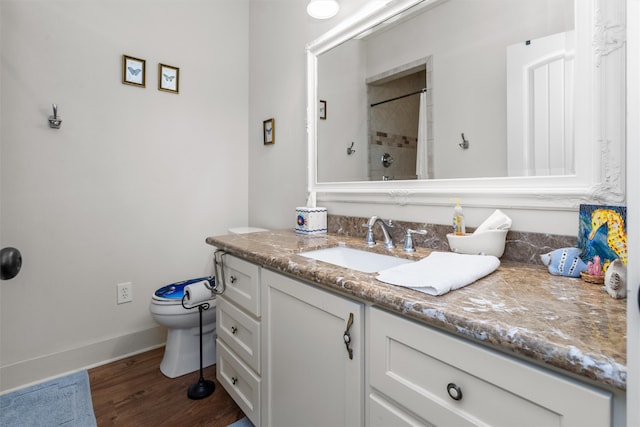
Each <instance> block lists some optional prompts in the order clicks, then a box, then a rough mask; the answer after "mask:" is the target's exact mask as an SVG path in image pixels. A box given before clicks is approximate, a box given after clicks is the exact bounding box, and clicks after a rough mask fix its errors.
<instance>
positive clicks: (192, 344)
mask: <svg viewBox="0 0 640 427" xmlns="http://www.w3.org/2000/svg"><path fill="white" fill-rule="evenodd" d="M258 231H268V230H266V229H264V228H256V227H236V228H230V229H229V233H231V234H246V233H254V232H258ZM205 279H208V278H206V277H202V278H199V279H192V280H186V281H184V282H178V283H172V284H170V285H166V286H163V287H161V288H160V289H158V290H157V291H155V292H154V293H153V296H152V297H151V302H150V303H149V311H150V312H151V316H152V317H153V319H154V320H155V321H156V322H157V323H159V324H160V325H162V326H164V327H165V328H167V343H166V345H165V348H164V356H163V358H162V362H160V371H161V372H162V373H163V374H164V375H165V376H167V377H169V378H176V377H179V376H181V375H185V374H188V373H190V372H195V371H197V370H199V369H200V323H199V322H200V321H199V311H198V309H197V308H194V309H191V310H188V309H186V308H184V307H183V306H182V298H183V296H184V287H185V286H187V285H188V284H190V283H195V282H200V281H202V280H205ZM207 302H208V303H209V309H208V310H204V311H203V312H202V367H203V368H204V367H207V366H211V365H213V364H215V363H216V298H215V295H213V296H212V297H211V299H209V300H208V301H207Z"/></svg>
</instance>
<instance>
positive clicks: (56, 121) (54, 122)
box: [49, 104, 62, 129]
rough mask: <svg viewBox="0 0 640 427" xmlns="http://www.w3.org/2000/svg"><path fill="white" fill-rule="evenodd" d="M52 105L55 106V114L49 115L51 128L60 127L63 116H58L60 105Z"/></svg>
mask: <svg viewBox="0 0 640 427" xmlns="http://www.w3.org/2000/svg"><path fill="white" fill-rule="evenodd" d="M51 106H52V107H53V115H52V116H49V127H50V128H51V129H60V125H61V124H62V118H61V117H58V105H57V104H51Z"/></svg>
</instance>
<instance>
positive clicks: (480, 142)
mask: <svg viewBox="0 0 640 427" xmlns="http://www.w3.org/2000/svg"><path fill="white" fill-rule="evenodd" d="M425 3H429V2H425ZM413 9H414V10H413V11H412V10H410V11H408V12H409V13H408V14H405V15H404V16H402V17H396V18H393V19H391V20H390V21H394V22H386V23H383V24H381V25H379V26H378V27H376V28H374V29H372V30H369V31H367V32H366V33H365V34H361V35H360V36H357V37H355V38H353V39H351V40H349V41H347V42H345V43H343V44H341V45H339V46H337V47H336V48H334V49H331V50H329V51H327V52H325V53H323V54H322V55H320V56H319V57H318V83H317V87H318V88H317V90H318V99H319V100H321V105H322V108H323V111H322V115H320V116H319V118H320V119H319V120H318V125H317V138H318V143H317V173H318V182H349V181H382V180H407V179H432V178H436V179H446V178H479V177H503V176H548V175H570V174H573V173H574V164H573V162H574V149H573V145H574V140H573V57H574V53H573V52H574V44H575V43H574V40H573V39H574V31H573V30H574V3H573V0H553V1H540V0H445V1H436V2H431V3H429V4H428V5H426V6H425V5H424V4H423V5H419V6H417V7H414V8H413ZM415 9H418V10H415ZM398 18H399V19H398Z"/></svg>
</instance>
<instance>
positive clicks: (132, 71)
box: [122, 55, 146, 87]
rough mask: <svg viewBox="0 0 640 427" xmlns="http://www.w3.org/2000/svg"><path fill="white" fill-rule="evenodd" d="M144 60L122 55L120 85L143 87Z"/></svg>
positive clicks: (144, 81) (144, 80) (144, 74)
mask: <svg viewBox="0 0 640 427" xmlns="http://www.w3.org/2000/svg"><path fill="white" fill-rule="evenodd" d="M145 76H146V70H145V60H144V59H139V58H134V57H133V56H127V55H122V83H123V84H125V85H132V86H140V87H145V83H146V79H145Z"/></svg>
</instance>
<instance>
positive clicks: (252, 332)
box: [216, 297, 260, 374]
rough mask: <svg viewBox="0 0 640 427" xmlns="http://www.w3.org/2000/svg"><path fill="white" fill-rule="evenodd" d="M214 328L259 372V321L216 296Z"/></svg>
mask: <svg viewBox="0 0 640 427" xmlns="http://www.w3.org/2000/svg"><path fill="white" fill-rule="evenodd" d="M216 313H217V316H218V317H217V321H216V330H217V333H218V339H222V340H223V341H224V342H225V344H227V345H228V346H229V347H230V348H231V349H232V350H233V351H234V352H235V353H236V354H237V355H238V356H240V358H241V359H242V360H244V361H245V362H246V363H247V364H248V365H249V366H250V367H251V369H253V370H254V371H255V372H257V373H258V374H259V373H260V322H258V321H257V320H255V319H253V318H252V317H251V316H249V315H248V314H246V313H245V312H243V311H242V310H240V309H239V308H237V307H236V306H234V305H233V304H231V303H230V302H228V301H227V300H226V298H224V297H222V298H218V304H217V306H216Z"/></svg>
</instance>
